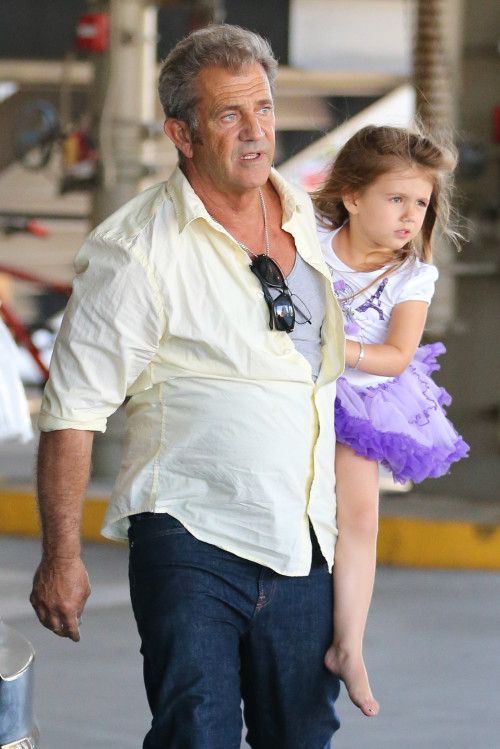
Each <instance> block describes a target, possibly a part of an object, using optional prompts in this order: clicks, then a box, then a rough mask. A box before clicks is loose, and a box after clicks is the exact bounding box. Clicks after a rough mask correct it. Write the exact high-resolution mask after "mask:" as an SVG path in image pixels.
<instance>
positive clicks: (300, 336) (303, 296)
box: [286, 252, 326, 380]
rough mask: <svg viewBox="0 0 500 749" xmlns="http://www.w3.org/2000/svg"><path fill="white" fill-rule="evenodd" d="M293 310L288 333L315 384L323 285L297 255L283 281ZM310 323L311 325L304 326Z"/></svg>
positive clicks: (323, 303)
mask: <svg viewBox="0 0 500 749" xmlns="http://www.w3.org/2000/svg"><path fill="white" fill-rule="evenodd" d="M286 283H287V286H288V288H289V289H290V291H291V293H292V301H293V304H294V307H295V327H294V329H293V330H292V332H291V333H289V335H290V338H291V339H292V341H293V343H294V345H295V348H296V349H297V351H299V352H300V353H301V354H302V356H305V358H306V359H307V361H308V362H309V364H310V365H311V370H312V378H313V380H316V379H317V377H318V374H319V368H320V365H321V326H322V325H323V320H324V317H325V302H326V300H325V281H324V278H323V276H322V275H321V273H319V272H318V271H317V270H315V269H314V268H312V267H311V266H310V265H308V264H307V263H306V262H305V261H304V260H303V259H302V258H301V256H300V255H299V253H298V252H297V253H296V254H295V264H294V266H293V268H292V270H291V271H290V273H289V274H288V276H287V277H286ZM309 318H310V320H311V324H309V323H307V322H305V321H306V320H307V319H309Z"/></svg>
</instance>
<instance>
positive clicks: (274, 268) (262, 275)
mask: <svg viewBox="0 0 500 749" xmlns="http://www.w3.org/2000/svg"><path fill="white" fill-rule="evenodd" d="M259 200H260V205H261V208H262V216H263V218H264V241H265V252H264V253H263V254H262V255H256V254H255V253H254V252H253V251H252V250H250V248H249V247H247V246H246V245H245V244H243V242H238V244H239V245H240V247H241V248H242V249H244V250H245V252H247V253H248V254H249V255H250V256H251V257H252V263H251V265H250V270H251V271H252V273H253V274H254V275H255V276H257V278H258V279H259V281H260V285H261V286H262V291H263V292H264V299H265V300H266V303H267V306H268V307H269V327H270V328H271V330H281V331H284V332H285V333H291V332H292V330H293V329H294V327H295V323H297V324H299V325H301V324H303V323H309V324H311V314H310V312H309V310H308V309H307V306H306V305H305V304H304V302H302V304H303V305H304V308H305V310H306V312H302V311H301V310H300V309H299V308H297V307H296V305H295V304H294V302H293V300H292V296H293V295H292V292H291V291H290V289H289V288H288V286H287V284H286V281H285V276H284V275H283V272H282V270H281V268H280V267H279V265H278V263H277V262H276V261H275V260H273V259H272V258H271V257H269V234H268V231H267V211H266V204H265V202H264V196H263V194H262V190H260V189H259ZM270 289H276V290H277V291H279V294H278V295H277V296H276V297H275V298H274V299H273V296H272V294H271V293H270V291H269V290H270ZM295 296H296V295H295ZM297 299H299V297H297ZM300 301H302V300H300ZM296 312H297V313H299V314H300V315H301V316H302V317H303V318H304V319H303V321H302V322H300V321H299V320H297V319H296Z"/></svg>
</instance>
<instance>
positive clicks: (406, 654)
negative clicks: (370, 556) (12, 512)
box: [0, 537, 500, 749]
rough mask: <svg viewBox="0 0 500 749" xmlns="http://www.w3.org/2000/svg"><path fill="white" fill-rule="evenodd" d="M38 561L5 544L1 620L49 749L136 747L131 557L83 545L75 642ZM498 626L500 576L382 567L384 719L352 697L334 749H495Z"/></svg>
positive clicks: (376, 675) (370, 651) (374, 637)
mask: <svg viewBox="0 0 500 749" xmlns="http://www.w3.org/2000/svg"><path fill="white" fill-rule="evenodd" d="M38 556H39V544H38V542H37V541H36V540H33V539H15V538H8V537H1V538H0V591H1V593H0V600H1V604H0V606H1V609H0V613H1V616H2V618H3V619H4V620H5V621H6V622H7V623H9V624H11V625H13V626H15V627H16V628H17V629H18V630H19V631H20V632H22V633H23V634H24V635H25V636H26V637H28V638H29V639H30V640H31V641H32V643H33V645H34V646H35V648H36V652H37V660H36V691H35V695H36V696H35V699H36V712H37V716H38V723H39V727H40V730H41V737H42V738H41V743H40V749H59V748H60V747H61V748H62V747H71V749H88V748H89V747H92V748H93V749H139V747H140V746H141V740H142V736H143V735H144V733H145V731H146V729H147V725H148V720H149V715H148V708H147V705H146V701H145V697H144V694H143V689H142V682H141V678H142V677H141V659H140V656H139V652H138V638H137V634H136V631H135V624H134V621H133V618H132V614H131V610H130V606H129V603H128V589H127V579H126V567H127V551H126V549H125V548H124V547H122V546H118V545H117V546H114V545H110V546H102V545H97V544H95V545H94V544H91V545H88V546H87V547H86V551H85V556H86V561H87V565H88V569H89V574H90V577H91V580H92V584H93V595H92V597H91V598H90V599H89V603H88V606H87V609H86V612H85V616H84V621H83V625H82V640H81V642H80V643H79V644H77V645H75V644H73V643H71V642H69V641H66V640H60V639H58V638H56V637H55V636H54V635H52V634H51V633H49V632H48V631H47V630H44V629H43V628H42V627H41V626H40V625H39V624H38V623H37V621H36V619H35V616H34V614H33V612H32V610H31V607H30V605H29V603H28V602H27V597H28V594H29V590H30V588H31V577H32V574H33V570H34V568H35V566H36V564H37V561H38ZM499 621H500V576H499V575H498V574H493V573H477V572H442V571H441V572H440V571H425V572H424V571H419V570H402V569H394V568H381V569H380V570H379V572H378V578H377V584H376V590H375V596H374V602H373V607H372V611H371V615H370V621H369V626H368V633H367V641H366V655H367V661H368V666H369V669H370V672H371V675H372V685H373V689H374V692H375V694H376V696H377V697H378V699H379V700H380V702H381V705H382V710H381V713H380V715H379V716H378V717H377V718H374V719H367V718H363V717H362V716H361V714H359V713H358V711H357V710H356V709H355V708H354V707H352V706H351V704H350V703H349V702H348V701H347V699H346V698H345V695H343V696H342V698H341V699H340V700H339V703H338V708H339V712H340V715H341V719H342V723H343V725H342V729H341V731H340V732H339V734H338V735H337V738H336V740H335V749H422V747H432V748H433V747H436V748H439V749H496V747H498V741H499V736H500V712H499V710H498V693H499V688H500V682H499V674H500V640H499V637H498V622H499ZM246 746H247V745H246V744H245V743H244V741H243V743H242V747H246ZM307 749H310V748H309V747H308V748H307Z"/></svg>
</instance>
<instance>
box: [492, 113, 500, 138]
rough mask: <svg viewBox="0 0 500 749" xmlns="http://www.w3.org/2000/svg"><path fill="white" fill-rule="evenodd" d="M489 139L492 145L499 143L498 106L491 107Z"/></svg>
mask: <svg viewBox="0 0 500 749" xmlns="http://www.w3.org/2000/svg"><path fill="white" fill-rule="evenodd" d="M491 124H492V127H491V137H492V140H493V143H500V104H496V106H494V107H493V112H492V118H491Z"/></svg>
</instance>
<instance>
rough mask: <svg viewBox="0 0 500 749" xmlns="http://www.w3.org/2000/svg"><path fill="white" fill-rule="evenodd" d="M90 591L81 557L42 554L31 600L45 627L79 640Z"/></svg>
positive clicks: (62, 635)
mask: <svg viewBox="0 0 500 749" xmlns="http://www.w3.org/2000/svg"><path fill="white" fill-rule="evenodd" d="M89 595H90V583H89V577H88V575H87V570H86V569H85V567H84V564H83V562H82V560H81V559H80V557H77V558H75V559H65V558H61V557H54V558H52V559H47V558H45V557H42V561H41V562H40V565H39V567H38V569H37V571H36V573H35V577H34V578H33V590H32V591H31V596H30V602H31V605H32V606H33V608H34V609H35V611H36V615H37V616H38V618H39V620H40V621H41V623H42V624H43V626H44V627H47V629H51V630H52V632H54V633H55V634H56V635H59V637H69V638H70V639H71V640H73V641H74V642H78V640H79V639H80V632H79V629H78V627H79V624H80V618H81V615H82V611H83V607H84V606H85V602H86V600H87V598H88V597H89Z"/></svg>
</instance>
